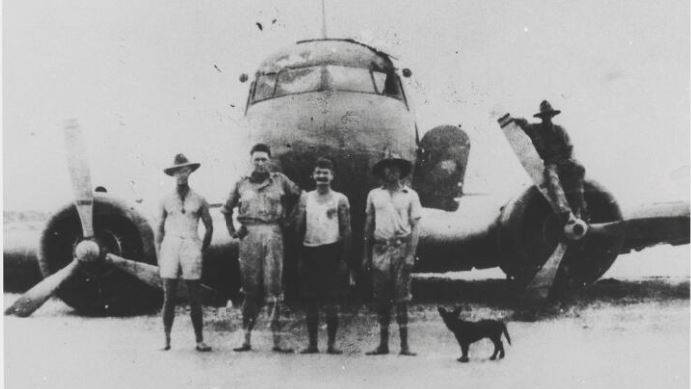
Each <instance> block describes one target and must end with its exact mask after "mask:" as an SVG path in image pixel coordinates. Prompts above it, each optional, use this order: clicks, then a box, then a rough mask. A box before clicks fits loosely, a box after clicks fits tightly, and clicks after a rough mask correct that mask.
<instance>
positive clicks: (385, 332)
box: [365, 326, 389, 355]
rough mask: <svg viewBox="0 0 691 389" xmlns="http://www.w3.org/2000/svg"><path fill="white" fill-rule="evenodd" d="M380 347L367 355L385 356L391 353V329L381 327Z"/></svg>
mask: <svg viewBox="0 0 691 389" xmlns="http://www.w3.org/2000/svg"><path fill="white" fill-rule="evenodd" d="M379 338H380V339H379V347H377V348H375V349H374V350H372V351H368V352H367V353H365V355H384V354H388V353H389V327H388V326H387V327H384V326H382V327H381V330H380V333H379Z"/></svg>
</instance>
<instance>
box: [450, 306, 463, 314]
mask: <svg viewBox="0 0 691 389" xmlns="http://www.w3.org/2000/svg"><path fill="white" fill-rule="evenodd" d="M461 310H463V307H461V306H460V305H459V306H457V307H456V309H454V310H453V312H451V313H453V315H454V316H458V315H460V314H461Z"/></svg>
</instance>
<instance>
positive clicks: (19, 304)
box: [5, 259, 79, 317]
mask: <svg viewBox="0 0 691 389" xmlns="http://www.w3.org/2000/svg"><path fill="white" fill-rule="evenodd" d="M77 265H79V261H78V260H77V259H75V260H73V261H72V262H70V263H69V264H68V265H67V266H65V267H63V268H62V269H60V270H58V271H56V272H55V273H53V274H51V275H50V276H48V277H46V278H45V279H43V280H42V281H41V282H39V283H38V284H36V285H35V286H34V287H33V288H31V289H29V290H28V291H27V292H25V293H24V294H23V295H21V296H20V297H19V298H18V299H17V301H15V302H14V304H12V306H11V307H9V308H7V309H6V310H5V315H17V316H19V317H27V316H29V315H31V314H32V313H34V311H36V310H37V309H38V308H40V307H41V305H43V303H45V302H46V300H48V298H50V296H52V295H53V293H55V291H56V290H57V289H58V288H59V287H60V285H62V284H63V283H64V282H65V281H66V280H67V279H69V278H70V276H72V274H74V272H75V270H76V269H77Z"/></svg>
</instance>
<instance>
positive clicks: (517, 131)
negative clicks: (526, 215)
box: [498, 113, 588, 299]
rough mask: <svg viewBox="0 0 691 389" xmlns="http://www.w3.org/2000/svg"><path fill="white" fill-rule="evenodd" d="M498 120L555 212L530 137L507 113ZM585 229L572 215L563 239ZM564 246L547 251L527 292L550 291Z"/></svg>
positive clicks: (542, 293) (542, 294)
mask: <svg viewBox="0 0 691 389" xmlns="http://www.w3.org/2000/svg"><path fill="white" fill-rule="evenodd" d="M498 122H499V125H500V126H501V129H502V132H503V133H504V136H505V137H506V139H507V141H508V142H509V145H510V146H511V148H512V149H513V151H514V153H515V154H516V156H517V157H518V160H519V162H520V163H521V166H523V168H524V169H525V171H526V173H528V175H529V176H530V179H531V180H532V181H533V184H534V185H535V187H536V188H537V189H538V190H539V191H540V193H541V194H542V197H544V198H545V200H547V203H548V204H549V205H550V207H551V208H552V210H553V211H554V212H555V214H556V213H558V210H559V209H560V208H559V206H558V204H557V203H556V201H555V199H553V198H552V196H549V194H548V193H547V189H546V187H545V185H544V182H543V181H544V178H543V171H544V163H543V161H542V158H540V156H539V155H538V154H537V150H535V146H534V145H533V143H532V141H531V140H530V137H528V135H526V134H525V133H524V132H523V130H522V129H521V128H520V127H519V126H518V125H517V124H516V123H515V121H514V120H513V118H512V117H511V115H509V114H508V113H507V114H505V115H504V116H502V117H501V118H499V119H498ZM587 229H588V226H587V224H585V223H584V222H583V221H581V220H578V219H575V218H571V219H570V220H569V221H568V222H567V223H566V225H564V231H563V232H564V235H565V237H566V238H568V239H571V240H577V239H580V238H582V237H583V236H584V235H585V233H586V231H587ZM567 248H568V245H567V243H565V242H561V241H560V242H559V244H557V247H556V248H555V249H554V251H553V252H552V254H550V256H549V258H548V259H547V261H546V262H545V263H544V264H543V265H542V267H541V268H540V269H539V270H538V271H537V273H536V274H535V276H534V277H533V279H532V281H531V282H530V283H529V284H528V286H527V290H526V294H527V295H529V296H536V297H540V298H542V299H544V298H546V297H547V296H548V295H549V291H550V289H551V287H552V284H553V283H554V279H555V277H556V275H557V270H558V269H559V266H560V265H561V262H562V260H563V259H564V255H565V254H566V250H567Z"/></svg>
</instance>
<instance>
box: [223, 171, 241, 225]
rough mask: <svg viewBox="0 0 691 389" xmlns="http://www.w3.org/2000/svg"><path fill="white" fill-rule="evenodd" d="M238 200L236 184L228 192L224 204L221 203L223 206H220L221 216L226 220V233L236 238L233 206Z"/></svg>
mask: <svg viewBox="0 0 691 389" xmlns="http://www.w3.org/2000/svg"><path fill="white" fill-rule="evenodd" d="M239 200H240V195H239V193H238V185H237V184H236V185H235V187H234V188H233V190H232V191H231V192H230V195H229V196H228V200H226V202H225V204H223V207H222V208H221V213H223V217H224V218H225V220H226V228H227V229H228V235H230V237H231V238H237V232H236V231H235V225H233V209H235V207H236V206H237V205H238V202H239Z"/></svg>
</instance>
